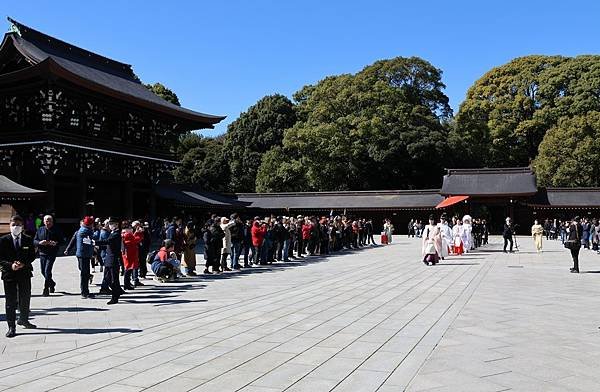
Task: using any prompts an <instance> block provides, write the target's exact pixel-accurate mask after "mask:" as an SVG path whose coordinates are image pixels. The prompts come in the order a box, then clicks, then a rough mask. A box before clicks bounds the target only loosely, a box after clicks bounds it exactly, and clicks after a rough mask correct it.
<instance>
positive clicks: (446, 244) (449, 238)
mask: <svg viewBox="0 0 600 392" xmlns="http://www.w3.org/2000/svg"><path fill="white" fill-rule="evenodd" d="M437 227H438V229H439V230H440V235H441V237H442V249H441V251H442V252H441V254H440V257H441V258H442V259H444V257H448V254H449V253H450V248H451V247H452V244H453V235H452V229H451V228H450V226H448V218H447V215H446V214H445V213H444V214H442V216H441V217H440V223H438V225H437Z"/></svg>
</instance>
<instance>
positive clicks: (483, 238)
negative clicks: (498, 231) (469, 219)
mask: <svg viewBox="0 0 600 392" xmlns="http://www.w3.org/2000/svg"><path fill="white" fill-rule="evenodd" d="M489 234H490V232H489V230H488V226H487V222H486V221H485V219H483V220H482V221H481V241H482V244H483V245H487V244H488V236H489Z"/></svg>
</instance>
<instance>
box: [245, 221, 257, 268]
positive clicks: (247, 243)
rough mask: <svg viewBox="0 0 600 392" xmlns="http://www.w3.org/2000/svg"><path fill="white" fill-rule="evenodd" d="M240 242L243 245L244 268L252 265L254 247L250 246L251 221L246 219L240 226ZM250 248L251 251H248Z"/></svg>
mask: <svg viewBox="0 0 600 392" xmlns="http://www.w3.org/2000/svg"><path fill="white" fill-rule="evenodd" d="M242 238H243V240H242V243H243V246H244V268H250V267H252V259H253V258H254V247H253V246H252V221H250V220H248V221H246V223H244V224H243V226H242ZM250 250H252V253H250Z"/></svg>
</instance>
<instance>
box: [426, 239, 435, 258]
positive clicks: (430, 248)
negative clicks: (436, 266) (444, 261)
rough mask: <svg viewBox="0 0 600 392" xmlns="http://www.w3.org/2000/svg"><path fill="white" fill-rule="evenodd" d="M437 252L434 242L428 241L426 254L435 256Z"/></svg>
mask: <svg viewBox="0 0 600 392" xmlns="http://www.w3.org/2000/svg"><path fill="white" fill-rule="evenodd" d="M436 253H437V251H436V250H435V245H434V244H433V241H432V240H429V241H427V244H426V245H425V254H426V255H434V254H436Z"/></svg>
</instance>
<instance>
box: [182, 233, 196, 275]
mask: <svg viewBox="0 0 600 392" xmlns="http://www.w3.org/2000/svg"><path fill="white" fill-rule="evenodd" d="M183 237H184V241H183V242H184V245H183V262H182V263H181V265H183V269H184V271H185V274H186V275H187V276H195V275H196V244H197V243H198V238H196V232H195V230H194V224H193V223H192V222H188V224H187V225H186V226H185V231H184V233H183Z"/></svg>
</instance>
